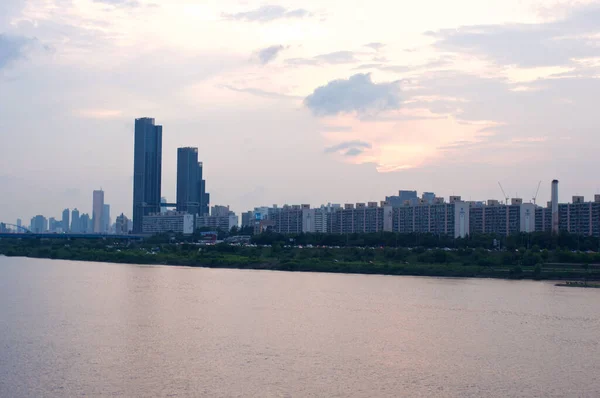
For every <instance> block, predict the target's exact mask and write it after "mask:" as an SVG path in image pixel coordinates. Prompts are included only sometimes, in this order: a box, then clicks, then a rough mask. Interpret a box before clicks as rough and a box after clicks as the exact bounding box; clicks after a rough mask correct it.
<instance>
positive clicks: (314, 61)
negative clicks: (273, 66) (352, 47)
mask: <svg viewBox="0 0 600 398" xmlns="http://www.w3.org/2000/svg"><path fill="white" fill-rule="evenodd" d="M285 62H286V63H287V64H288V65H340V64H350V63H354V62H359V60H358V59H357V58H356V56H355V53H354V52H352V51H334V52H331V53H327V54H320V55H317V56H315V57H312V58H290V59H287V60H286V61H285Z"/></svg>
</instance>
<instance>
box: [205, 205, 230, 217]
mask: <svg viewBox="0 0 600 398" xmlns="http://www.w3.org/2000/svg"><path fill="white" fill-rule="evenodd" d="M229 213H231V211H230V210H229V206H213V207H212V208H211V210H210V215H211V216H215V217H227V216H229Z"/></svg>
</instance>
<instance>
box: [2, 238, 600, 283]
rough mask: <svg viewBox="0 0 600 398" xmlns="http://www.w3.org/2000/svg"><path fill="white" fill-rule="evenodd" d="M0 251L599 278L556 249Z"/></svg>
mask: <svg viewBox="0 0 600 398" xmlns="http://www.w3.org/2000/svg"><path fill="white" fill-rule="evenodd" d="M0 254H4V255H6V256H20V257H33V258H50V259H64V260H79V261H97V262H112V263H129V264H157V265H158V264H160V265H181V266H192V267H211V268H239V269H266V270H278V271H311V272H333V273H356V274H382V275H415V276H448V277H484V278H508V279H536V280H540V279H557V280H600V266H596V265H594V264H593V263H592V261H594V260H595V257H594V256H595V255H588V254H586V253H582V254H581V255H579V257H573V256H571V257H572V258H576V259H577V260H578V261H579V262H576V263H569V264H566V263H561V262H559V261H557V260H558V259H559V258H561V257H563V255H561V253H559V252H548V251H544V252H541V251H540V252H537V253H536V252H531V251H529V250H528V251H523V252H519V251H515V252H494V251H488V250H482V249H476V250H471V249H460V250H455V251H448V250H442V249H424V248H415V249H406V248H385V249H373V248H356V247H353V248H298V247H283V246H280V245H273V246H272V247H248V246H230V245H217V246H203V247H200V246H197V245H194V244H188V243H183V244H159V245H156V244H152V243H151V242H140V243H132V242H129V243H123V242H110V241H68V242H65V241H62V240H60V241H59V240H11V239H4V240H1V241H0Z"/></svg>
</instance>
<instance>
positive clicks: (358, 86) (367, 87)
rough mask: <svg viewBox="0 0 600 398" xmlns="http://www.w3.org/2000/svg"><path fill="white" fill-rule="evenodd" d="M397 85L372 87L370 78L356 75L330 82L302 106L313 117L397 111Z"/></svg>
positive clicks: (398, 90)
mask: <svg viewBox="0 0 600 398" xmlns="http://www.w3.org/2000/svg"><path fill="white" fill-rule="evenodd" d="M400 102H401V101H400V87H399V84H398V82H397V81H396V82H388V83H373V81H372V80H371V74H363V73H358V74H356V75H354V76H351V77H350V78H349V79H339V80H333V81H331V82H329V83H327V84H326V85H325V86H321V87H318V88H317V89H315V91H314V92H313V93H312V94H311V95H309V96H308V97H306V98H305V99H304V105H305V106H306V107H307V108H308V109H310V110H311V111H312V112H313V114H315V115H317V116H327V115H336V114H339V113H350V112H358V113H359V114H361V115H363V114H365V115H366V114H369V113H377V112H378V111H383V110H390V109H398V108H399V107H400Z"/></svg>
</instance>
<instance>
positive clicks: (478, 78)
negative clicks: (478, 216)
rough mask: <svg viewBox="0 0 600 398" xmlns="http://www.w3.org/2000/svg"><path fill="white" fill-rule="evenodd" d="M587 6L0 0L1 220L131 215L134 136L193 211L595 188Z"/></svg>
mask: <svg viewBox="0 0 600 398" xmlns="http://www.w3.org/2000/svg"><path fill="white" fill-rule="evenodd" d="M599 76H600V2H594V1H571V0H568V1H553V0H543V1H541V0H531V1H523V0H487V1H481V0H454V1H447V0H421V1H418V2H417V1H403V0H396V1H390V0H388V1H381V0H372V1H357V0H343V1H342V0H326V1H313V0H306V1H302V2H300V1H287V2H277V1H273V2H253V1H227V0H219V1H211V0H206V1H199V0H187V1H183V0H168V1H166V0H149V1H146V0H27V1H25V0H0V187H1V188H2V198H3V199H2V202H1V203H2V206H0V221H4V222H12V223H14V222H15V220H16V218H17V217H19V218H23V219H24V221H25V223H28V222H29V219H30V218H31V217H32V216H34V215H36V214H43V215H45V216H46V217H50V216H55V217H60V213H61V211H62V209H63V208H74V207H77V208H79V210H80V211H82V212H91V207H92V190H94V189H99V188H102V189H104V191H105V201H106V202H107V203H110V204H111V206H112V208H111V213H112V214H111V215H112V218H113V220H114V218H115V217H116V216H117V215H118V214H120V213H121V212H124V213H125V214H126V215H128V216H131V212H132V203H131V202H132V175H133V122H134V119H135V118H137V117H146V116H147V117H154V118H155V119H156V123H157V124H161V125H163V188H162V191H163V192H162V194H163V196H166V197H167V198H168V199H169V200H170V201H174V200H175V182H176V148H177V147H181V146H197V147H198V148H199V157H200V159H201V160H202V161H203V162H204V170H205V178H206V180H207V190H208V191H209V192H210V193H211V202H212V203H211V204H212V205H214V204H220V205H231V207H232V209H233V210H234V211H236V212H238V213H240V212H242V211H246V210H249V209H251V208H253V207H255V206H261V205H271V204H274V203H276V204H279V205H282V204H285V203H288V204H300V203H309V204H311V205H313V206H318V205H320V204H322V203H327V202H332V203H345V202H349V203H354V202H366V201H379V200H383V199H384V198H385V196H386V195H393V194H395V193H397V191H398V190H399V189H415V190H418V191H419V192H422V191H433V192H436V193H437V194H438V195H440V196H446V197H447V196H448V195H462V197H463V199H465V200H486V199H492V198H494V199H501V197H502V193H501V191H500V188H499V187H498V181H500V182H501V183H502V185H503V187H504V188H505V190H506V191H507V192H506V193H507V194H508V195H509V196H511V197H513V196H518V197H522V198H523V199H524V200H525V201H530V200H531V198H532V196H533V195H534V193H535V190H536V187H537V185H538V182H539V181H542V186H541V190H540V194H539V196H538V203H545V201H547V200H548V199H549V193H550V180H552V179H554V178H557V179H559V180H560V182H561V186H560V200H561V201H565V202H566V201H570V197H571V195H575V194H581V195H585V196H586V198H587V199H592V196H593V194H594V193H599V192H600V181H599V179H598V177H597V175H598V169H599V168H598V166H599V165H600V157H599V156H598V154H599V150H600V135H599V132H600V116H599V115H600V111H599V110H598V107H599V105H598V100H597V98H598V93H600V79H598V77H599Z"/></svg>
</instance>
